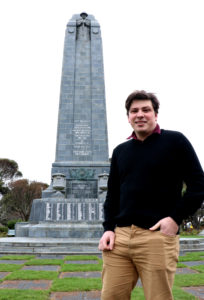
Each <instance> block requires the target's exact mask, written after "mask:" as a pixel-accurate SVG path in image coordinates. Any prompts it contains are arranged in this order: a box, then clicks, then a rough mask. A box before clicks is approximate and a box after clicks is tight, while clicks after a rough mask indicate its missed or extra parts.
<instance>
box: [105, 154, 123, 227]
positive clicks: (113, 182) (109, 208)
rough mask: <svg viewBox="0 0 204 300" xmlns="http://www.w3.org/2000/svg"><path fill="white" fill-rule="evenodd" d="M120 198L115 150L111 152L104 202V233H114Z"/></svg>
mask: <svg viewBox="0 0 204 300" xmlns="http://www.w3.org/2000/svg"><path fill="white" fill-rule="evenodd" d="M119 198H120V182H119V174H118V166H117V159H116V153H115V150H114V151H113V155H112V160H111V166H110V174H109V178H108V191H107V196H106V200H105V202H104V222H103V227H104V231H107V230H111V231H114V229H115V226H116V223H115V216H116V214H117V211H118V206H119Z"/></svg>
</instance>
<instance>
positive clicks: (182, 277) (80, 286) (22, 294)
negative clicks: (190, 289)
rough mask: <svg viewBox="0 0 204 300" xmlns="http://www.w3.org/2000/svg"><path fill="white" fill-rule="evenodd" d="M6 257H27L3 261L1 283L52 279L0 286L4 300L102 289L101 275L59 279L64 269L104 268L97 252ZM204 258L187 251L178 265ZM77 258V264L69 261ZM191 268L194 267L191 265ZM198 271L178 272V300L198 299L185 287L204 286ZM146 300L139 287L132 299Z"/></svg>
mask: <svg viewBox="0 0 204 300" xmlns="http://www.w3.org/2000/svg"><path fill="white" fill-rule="evenodd" d="M0 259H1V260H2V259H5V260H26V262H25V263H24V264H21V265H16V264H0V272H9V274H8V275H7V276H5V277H4V278H2V279H1V280H0V282H3V281H5V280H52V285H51V288H50V289H49V290H45V291H41V290H40V291H38V290H15V289H10V290H9V289H0V300H31V299H32V300H48V299H49V296H50V294H51V292H69V291H70V292H71V291H91V290H101V287H102V283H101V278H76V277H75V278H59V273H60V272H77V271H78V272H83V271H101V270H102V259H99V258H98V257H97V256H95V255H90V256H88V255H72V256H66V257H64V259H35V255H7V256H4V257H1V258H0ZM78 260H82V261H86V260H95V261H97V263H96V264H91V263H88V264H80V263H79V264H77V261H78ZM196 260H197V261H202V260H203V261H204V252H193V253H187V254H186V255H185V256H181V257H180V258H179V263H178V267H180V268H184V267H186V265H185V261H196ZM67 261H70V262H71V261H75V263H67ZM25 265H26V266H32V265H33V266H37V265H39V266H43V265H58V266H60V271H33V270H21V269H22V267H23V266H25ZM189 268H190V267H189ZM191 269H194V270H197V271H198V272H199V273H197V274H177V275H176V276H175V282H174V287H173V295H174V300H196V299H197V298H196V297H194V296H193V295H190V294H188V293H187V292H185V291H184V290H183V289H182V287H187V286H200V285H204V265H198V266H193V267H191ZM135 299H137V300H145V298H144V293H143V289H142V288H139V287H136V288H135V289H134V290H133V292H132V294H131V300H135Z"/></svg>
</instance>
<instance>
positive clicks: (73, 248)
mask: <svg viewBox="0 0 204 300" xmlns="http://www.w3.org/2000/svg"><path fill="white" fill-rule="evenodd" d="M98 242H99V239H76V238H69V239H66V238H29V237H7V238H1V239H0V254H6V253H9V254H100V253H101V252H100V251H99V250H98ZM195 251H204V239H202V238H200V239H192V238H181V239H180V252H195Z"/></svg>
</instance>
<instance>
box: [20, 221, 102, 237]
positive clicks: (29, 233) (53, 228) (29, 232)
mask: <svg viewBox="0 0 204 300" xmlns="http://www.w3.org/2000/svg"><path fill="white" fill-rule="evenodd" d="M15 232H16V236H17V237H30V238H78V239H80V238H81V239H82V238H83V239H100V237H101V236H102V234H103V227H102V225H101V222H90V223H88V222H86V223H83V222H81V223H80V222H69V223H64V224H62V223H60V224H58V223H53V222H52V223H48V222H40V223H38V224H31V223H17V224H16V227H15Z"/></svg>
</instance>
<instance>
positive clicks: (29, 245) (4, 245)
mask: <svg viewBox="0 0 204 300" xmlns="http://www.w3.org/2000/svg"><path fill="white" fill-rule="evenodd" d="M98 243H99V239H75V238H69V239H67V238H30V237H12V238H1V239H0V254H46V255H52V254H59V255H60V254H62V255H63V254H64V255H68V254H101V252H100V251H99V250H98Z"/></svg>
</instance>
